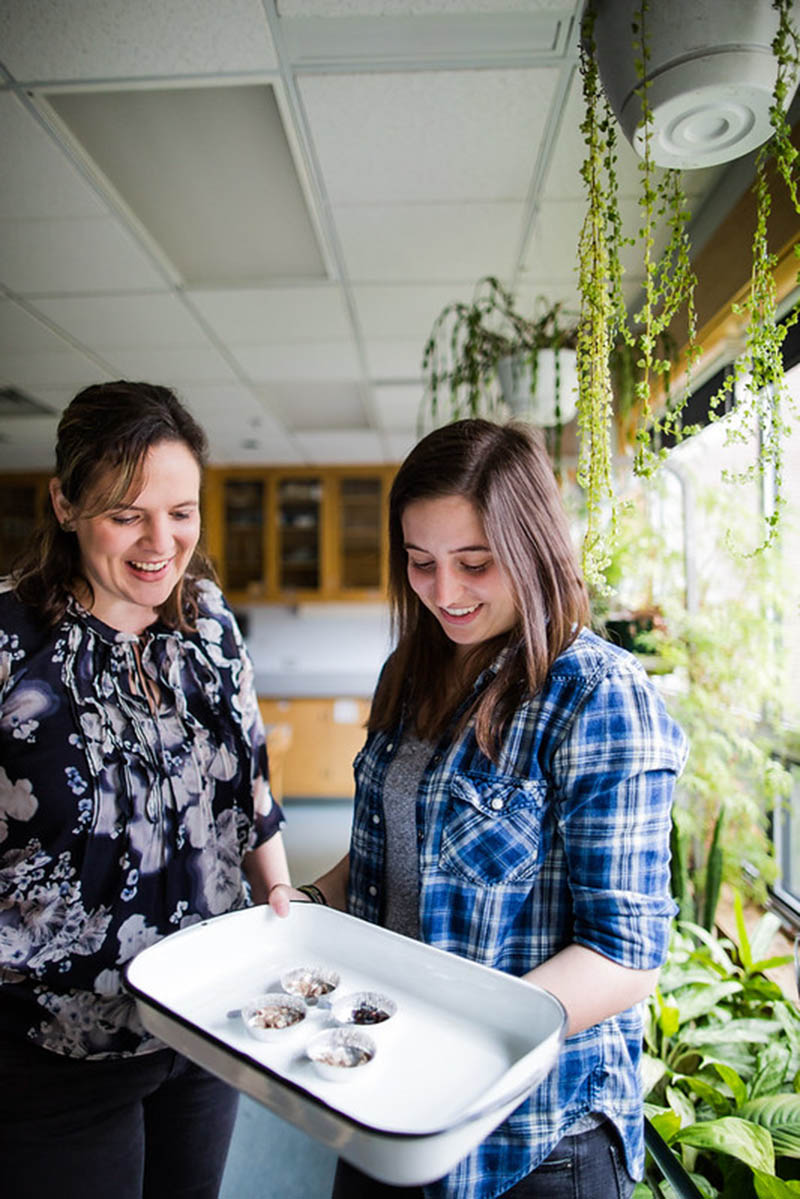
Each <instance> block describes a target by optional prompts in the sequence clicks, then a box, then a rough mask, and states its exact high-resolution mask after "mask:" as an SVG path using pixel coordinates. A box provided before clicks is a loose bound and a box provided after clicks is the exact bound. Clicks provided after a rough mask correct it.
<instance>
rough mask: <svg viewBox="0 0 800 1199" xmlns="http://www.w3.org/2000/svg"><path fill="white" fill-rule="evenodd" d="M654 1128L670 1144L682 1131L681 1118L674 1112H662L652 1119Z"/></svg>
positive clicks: (655, 1114)
mask: <svg viewBox="0 0 800 1199" xmlns="http://www.w3.org/2000/svg"><path fill="white" fill-rule="evenodd" d="M650 1123H651V1124H652V1125H653V1128H654V1129H655V1130H656V1132H657V1133H658V1134H659V1136H661V1137H663V1139H664V1140H665V1141H666V1142H667V1143H668V1144H669V1142H670V1141H671V1140H672V1138H673V1137H674V1136H675V1134H676V1133H678V1132H680V1130H681V1118H680V1116H677V1115H676V1114H675V1112H673V1111H661V1112H657V1113H654V1114H653V1115H652V1116H651V1117H650Z"/></svg>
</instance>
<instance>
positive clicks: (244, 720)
mask: <svg viewBox="0 0 800 1199" xmlns="http://www.w3.org/2000/svg"><path fill="white" fill-rule="evenodd" d="M200 588H201V591H200V601H201V602H200V614H199V619H198V621H197V630H196V632H193V633H182V632H180V631H176V630H173V629H169V628H167V627H166V626H165V625H163V624H161V623H160V622H156V623H155V624H153V625H151V626H150V627H149V628H148V629H147V630H146V631H145V632H144V633H143V634H141V635H140V636H136V635H134V634H129V633H120V632H117V631H116V630H115V629H111V628H109V627H108V626H107V625H104V624H103V623H102V622H101V621H100V620H98V619H96V618H95V617H93V616H92V615H91V614H89V613H88V612H86V611H85V610H84V609H83V608H82V607H81V606H80V605H79V604H77V603H75V602H72V603H71V604H70V607H69V609H68V611H67V613H66V615H65V617H64V619H63V620H62V621H61V623H60V624H59V625H57V626H56V627H54V628H48V627H46V626H44V625H43V624H42V623H40V622H39V621H38V620H37V618H36V616H35V614H34V613H33V612H31V610H30V609H28V608H26V607H25V606H24V605H23V604H22V603H21V602H20V601H19V599H18V598H17V597H16V595H15V594H14V592H13V591H11V590H10V588H9V586H8V583H7V582H6V583H5V584H4V585H3V587H2V590H0V1033H2V1034H3V1035H6V1036H21V1037H28V1038H29V1039H30V1040H31V1041H33V1042H34V1043H36V1044H38V1045H41V1046H42V1047H44V1048H46V1049H50V1050H53V1051H55V1052H57V1053H61V1054H65V1055H67V1056H70V1057H79V1058H83V1057H87V1058H105V1057H126V1056H129V1055H131V1054H136V1053H143V1052H149V1051H151V1050H153V1049H157V1048H160V1047H161V1046H160V1043H159V1042H158V1041H156V1040H155V1039H154V1038H153V1037H150V1036H149V1035H148V1034H147V1033H146V1032H145V1030H144V1029H143V1028H142V1026H141V1024H140V1022H139V1020H138V1017H137V1015H136V1011H135V1008H134V1005H133V1002H132V1000H131V999H130V998H129V997H128V995H127V994H126V993H125V991H124V988H123V984H122V977H121V975H122V971H123V969H124V967H125V964H126V963H127V962H128V961H130V959H131V958H132V957H133V956H134V955H135V954H136V953H137V952H138V951H139V950H141V949H144V948H145V947H146V946H148V945H151V944H152V943H153V942H154V941H157V940H158V939H159V938H161V937H163V936H165V935H166V934H168V933H171V932H174V931H176V930H177V929H180V928H184V927H186V926H187V925H190V924H194V923H196V922H197V921H200V920H203V919H206V918H207V917H210V916H216V915H219V914H221V913H223V912H229V911H233V910H234V909H237V908H241V907H244V906H246V905H247V903H248V896H247V890H246V885H245V883H244V881H243V876H242V870H241V866H242V859H243V857H244V855H245V854H246V853H247V852H248V850H250V849H253V848H255V847H256V846H257V845H259V844H262V843H263V842H264V841H267V840H269V838H270V837H271V836H273V834H274V833H275V832H276V831H277V829H278V828H279V826H280V824H281V821H282V813H281V810H280V808H279V807H278V806H277V804H275V803H274V801H273V800H272V797H271V795H270V792H269V785H268V782H267V756H266V745H265V738H264V730H263V726H262V723H261V718H260V715H259V711H258V704H257V701H256V695H255V688H254V686H253V672H252V665H251V662H250V659H249V656H248V654H247V651H246V649H245V646H244V642H243V640H242V637H241V633H240V632H239V629H238V627H237V625H236V622H235V620H234V618H233V615H232V613H231V612H230V610H229V608H228V607H227V605H226V603H225V601H224V599H223V597H222V594H221V592H220V590H219V588H218V587H216V585H215V584H213V583H211V582H210V581H204V582H203V583H201V584H200Z"/></svg>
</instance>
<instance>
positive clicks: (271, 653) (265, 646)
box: [237, 604, 390, 696]
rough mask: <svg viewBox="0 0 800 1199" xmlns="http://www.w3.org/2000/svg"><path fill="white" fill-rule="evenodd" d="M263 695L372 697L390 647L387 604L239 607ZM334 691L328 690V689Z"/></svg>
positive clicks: (238, 610)
mask: <svg viewBox="0 0 800 1199" xmlns="http://www.w3.org/2000/svg"><path fill="white" fill-rule="evenodd" d="M238 612H245V613H246V614H247V616H248V618H249V620H248V624H249V627H248V632H247V645H248V648H249V650H250V654H251V657H252V658H253V664H254V666H255V671H256V685H257V687H258V690H259V692H260V693H261V694H265V695H266V694H275V693H277V692H279V691H280V692H283V691H291V689H292V684H293V683H294V684H296V688H297V693H298V694H303V693H304V692H306V691H310V692H312V693H313V692H318V691H320V688H322V690H323V691H326V693H327V694H337V693H339V692H342V693H350V694H359V695H360V694H364V695H365V696H369V695H371V693H372V688H373V687H374V684H375V682H376V680H377V677H378V672H379V670H380V668H381V666H382V664H383V662H384V659H385V658H386V655H387V653H388V652H389V648H390V638H389V612H388V608H387V607H386V605H384V604H304V605H303V604H301V605H298V606H296V607H289V606H287V605H281V604H263V605H252V606H249V607H239V608H237V613H238ZM328 687H330V690H326V688H328Z"/></svg>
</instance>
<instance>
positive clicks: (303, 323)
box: [187, 286, 350, 346]
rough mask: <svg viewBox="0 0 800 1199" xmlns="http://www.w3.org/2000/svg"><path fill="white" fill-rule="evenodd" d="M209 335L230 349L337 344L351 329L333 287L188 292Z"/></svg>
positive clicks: (340, 298) (337, 291) (336, 288)
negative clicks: (282, 344)
mask: <svg viewBox="0 0 800 1199" xmlns="http://www.w3.org/2000/svg"><path fill="white" fill-rule="evenodd" d="M187 295H188V298H189V300H190V301H191V303H192V304H194V305H195V306H196V307H197V309H198V311H199V312H200V313H202V315H203V317H204V318H205V319H206V320H207V321H208V323H209V325H210V326H211V328H212V329H213V330H214V332H215V333H216V334H217V335H218V336H219V337H221V338H222V339H223V340H224V341H226V342H228V343H229V344H230V345H232V346H240V345H244V346H246V345H257V344H259V343H261V344H264V345H274V344H276V343H281V342H306V341H317V340H320V339H321V340H322V341H337V340H339V339H344V338H347V337H348V336H349V334H350V325H349V321H348V317H347V310H346V308H345V305H344V301H343V299H342V294H341V290H340V289H339V288H338V287H332V286H326V287H275V288H264V289H261V288H255V289H250V290H242V291H227V290H223V291H189V292H187Z"/></svg>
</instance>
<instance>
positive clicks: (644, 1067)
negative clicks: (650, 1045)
mask: <svg viewBox="0 0 800 1199" xmlns="http://www.w3.org/2000/svg"><path fill="white" fill-rule="evenodd" d="M640 1070H641V1077H642V1093H643V1094H644V1095H645V1096H647V1095H649V1094H650V1092H651V1091H653V1090H655V1088H656V1087H657V1086H658V1084H659V1083H660V1082H661V1079H662V1078H663V1077H664V1075H665V1074H666V1073H667V1064H666V1062H662V1061H661V1059H660V1058H657V1057H653V1055H652V1054H650V1053H643V1054H642V1063H641V1067H640Z"/></svg>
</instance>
